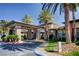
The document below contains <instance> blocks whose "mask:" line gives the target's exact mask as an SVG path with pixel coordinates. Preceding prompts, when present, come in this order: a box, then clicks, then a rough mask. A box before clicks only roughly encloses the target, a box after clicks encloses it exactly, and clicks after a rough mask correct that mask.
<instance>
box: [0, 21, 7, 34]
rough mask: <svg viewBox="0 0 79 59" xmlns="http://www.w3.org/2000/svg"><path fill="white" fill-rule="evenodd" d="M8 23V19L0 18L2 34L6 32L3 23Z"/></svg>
mask: <svg viewBox="0 0 79 59" xmlns="http://www.w3.org/2000/svg"><path fill="white" fill-rule="evenodd" d="M7 23H8V21H6V20H0V28H1V31H2V33H3V34H5V33H6V31H7V30H8V28H7V27H5V25H6V24H7Z"/></svg>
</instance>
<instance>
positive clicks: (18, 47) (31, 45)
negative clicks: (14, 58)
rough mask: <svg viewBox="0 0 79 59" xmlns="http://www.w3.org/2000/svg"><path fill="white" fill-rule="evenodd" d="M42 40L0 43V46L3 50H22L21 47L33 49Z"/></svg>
mask: <svg viewBox="0 0 79 59" xmlns="http://www.w3.org/2000/svg"><path fill="white" fill-rule="evenodd" d="M41 44H42V42H26V43H19V44H2V45H0V48H2V49H4V50H10V51H16V50H18V51H23V49H26V50H33V49H35V48H36V47H38V46H40V45H41Z"/></svg>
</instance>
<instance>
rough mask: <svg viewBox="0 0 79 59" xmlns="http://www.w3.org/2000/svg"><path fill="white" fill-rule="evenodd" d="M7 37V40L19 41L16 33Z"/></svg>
mask: <svg viewBox="0 0 79 59" xmlns="http://www.w3.org/2000/svg"><path fill="white" fill-rule="evenodd" d="M6 38H7V41H11V42H14V41H18V36H17V35H15V34H11V35H8V36H7V37H6Z"/></svg>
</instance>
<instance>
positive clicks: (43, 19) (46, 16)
mask: <svg viewBox="0 0 79 59" xmlns="http://www.w3.org/2000/svg"><path fill="white" fill-rule="evenodd" d="M38 20H39V23H44V24H45V34H46V37H47V39H49V33H48V22H50V20H52V15H51V14H50V13H49V12H48V11H47V10H42V12H41V14H40V15H39V17H38Z"/></svg>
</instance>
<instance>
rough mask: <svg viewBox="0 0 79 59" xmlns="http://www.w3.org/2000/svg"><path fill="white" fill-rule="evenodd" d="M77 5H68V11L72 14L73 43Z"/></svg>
mask: <svg viewBox="0 0 79 59" xmlns="http://www.w3.org/2000/svg"><path fill="white" fill-rule="evenodd" d="M77 7H78V3H76V4H74V3H70V11H71V12H72V19H73V32H74V42H75V41H76V23H75V12H76V11H77Z"/></svg>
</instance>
